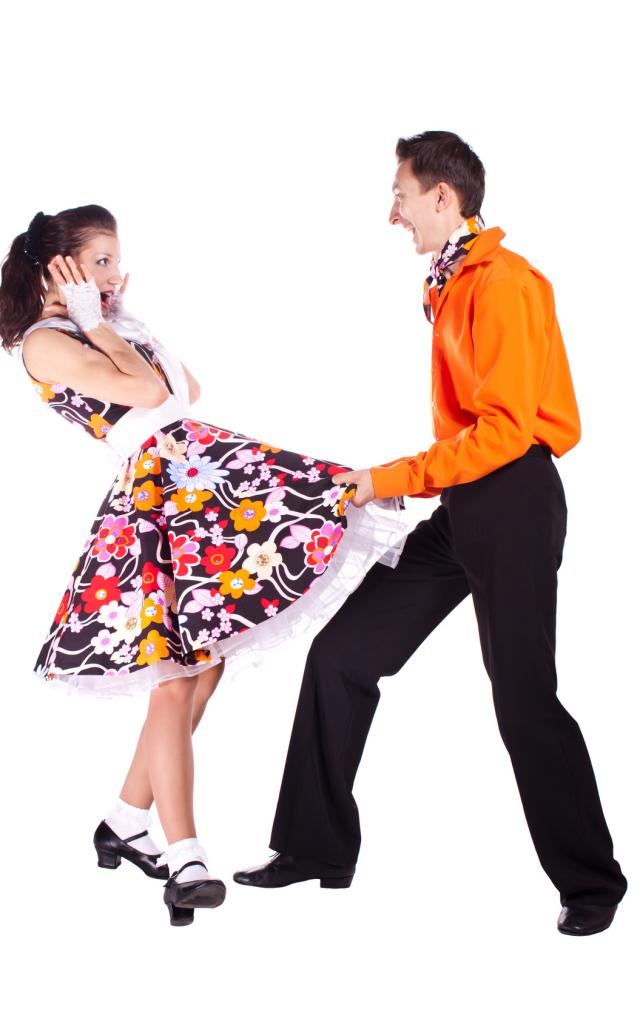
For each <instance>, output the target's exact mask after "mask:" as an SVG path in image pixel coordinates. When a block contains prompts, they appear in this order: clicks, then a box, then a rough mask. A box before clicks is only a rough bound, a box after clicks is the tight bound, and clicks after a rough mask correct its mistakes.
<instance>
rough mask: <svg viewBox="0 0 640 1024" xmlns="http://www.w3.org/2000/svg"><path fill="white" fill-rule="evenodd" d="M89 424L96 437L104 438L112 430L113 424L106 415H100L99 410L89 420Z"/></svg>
mask: <svg viewBox="0 0 640 1024" xmlns="http://www.w3.org/2000/svg"><path fill="white" fill-rule="evenodd" d="M89 426H90V427H91V429H92V430H93V432H94V434H95V435H96V437H99V438H104V437H105V436H106V435H107V434H108V433H109V431H110V430H111V424H110V423H108V422H107V420H105V418H104V416H99V415H98V413H97V412H94V413H93V415H92V417H91V419H90V420H89Z"/></svg>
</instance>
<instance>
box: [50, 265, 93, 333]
mask: <svg viewBox="0 0 640 1024" xmlns="http://www.w3.org/2000/svg"><path fill="white" fill-rule="evenodd" d="M58 288H59V289H60V291H61V292H62V293H63V294H64V297H65V299H66V300H67V311H68V313H69V318H70V319H71V320H73V322H74V324H77V325H78V327H79V328H80V330H81V331H93V330H95V328H96V327H99V326H100V324H101V323H103V322H104V321H103V318H102V307H101V305H100V292H99V291H98V286H97V284H96V282H95V281H94V280H93V278H91V280H90V281H83V282H82V284H75V283H74V282H71V281H70V282H68V283H67V284H59V285H58Z"/></svg>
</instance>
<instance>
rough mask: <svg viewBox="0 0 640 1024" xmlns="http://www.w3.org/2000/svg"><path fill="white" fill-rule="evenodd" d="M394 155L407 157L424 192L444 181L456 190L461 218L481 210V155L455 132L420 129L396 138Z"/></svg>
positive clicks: (399, 158) (482, 183) (482, 193)
mask: <svg viewBox="0 0 640 1024" xmlns="http://www.w3.org/2000/svg"><path fill="white" fill-rule="evenodd" d="M396 156H397V158H398V160H399V161H403V160H410V161H411V170H412V172H413V174H414V176H415V177H416V178H417V179H418V181H419V182H420V184H421V185H422V187H423V189H424V191H425V192H428V191H429V189H430V188H433V186H434V185H437V184H438V182H439V181H446V183H447V185H450V186H451V188H452V189H454V190H455V192H456V195H457V196H458V201H459V203H460V213H461V214H462V216H463V217H473V216H474V215H475V214H476V213H479V212H480V207H481V206H482V200H483V199H484V167H483V166H482V162H481V161H480V158H479V157H478V156H476V154H475V153H474V152H473V150H472V148H471V146H469V145H467V143H466V142H464V141H463V140H462V139H461V138H460V136H459V135H456V134H455V133H454V132H422V134H421V135H412V136H411V138H409V139H398V144H397V146H396Z"/></svg>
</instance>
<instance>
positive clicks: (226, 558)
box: [200, 544, 237, 576]
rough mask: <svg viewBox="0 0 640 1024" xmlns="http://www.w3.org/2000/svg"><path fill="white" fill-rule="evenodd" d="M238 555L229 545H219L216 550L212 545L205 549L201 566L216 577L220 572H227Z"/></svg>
mask: <svg viewBox="0 0 640 1024" xmlns="http://www.w3.org/2000/svg"><path fill="white" fill-rule="evenodd" d="M236 554H237V550H236V548H231V547H229V545H228V544H219V545H218V546H217V547H215V548H214V547H213V546H212V545H211V544H210V545H209V547H208V548H205V549H204V555H203V556H202V558H201V559H200V564H201V565H204V567H205V569H206V571H207V572H208V573H209V574H210V575H211V576H216V575H217V574H218V573H219V572H226V571H227V569H228V568H229V566H230V565H231V563H232V561H233V559H234V557H235V555H236Z"/></svg>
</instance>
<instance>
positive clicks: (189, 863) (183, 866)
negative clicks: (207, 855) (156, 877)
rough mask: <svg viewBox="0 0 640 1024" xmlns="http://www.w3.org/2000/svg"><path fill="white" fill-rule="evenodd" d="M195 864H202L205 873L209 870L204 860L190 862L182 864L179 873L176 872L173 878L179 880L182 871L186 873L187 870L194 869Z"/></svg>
mask: <svg viewBox="0 0 640 1024" xmlns="http://www.w3.org/2000/svg"><path fill="white" fill-rule="evenodd" d="M195 864H201V865H202V867H203V868H204V869H205V871H208V870H209V869H208V867H207V865H206V864H205V862H204V861H203V860H188V861H187V862H186V864H182V865H181V866H180V867H179V868H178V870H177V871H174V874H173V877H174V878H177V876H178V875H179V874H180V872H181V871H184V869H185V868H190V867H193V866H194V865H195Z"/></svg>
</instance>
